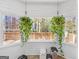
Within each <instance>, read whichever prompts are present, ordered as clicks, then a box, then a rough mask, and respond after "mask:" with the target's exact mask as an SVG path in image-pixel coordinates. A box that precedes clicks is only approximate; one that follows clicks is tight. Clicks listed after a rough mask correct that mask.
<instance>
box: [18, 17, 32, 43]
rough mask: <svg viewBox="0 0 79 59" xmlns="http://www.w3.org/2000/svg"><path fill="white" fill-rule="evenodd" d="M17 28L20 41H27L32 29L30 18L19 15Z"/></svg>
mask: <svg viewBox="0 0 79 59" xmlns="http://www.w3.org/2000/svg"><path fill="white" fill-rule="evenodd" d="M19 28H20V31H21V34H22V37H23V38H22V39H21V40H22V42H23V43H24V42H27V40H28V38H29V35H30V33H31V29H32V19H30V18H29V17H26V16H24V17H20V21H19Z"/></svg>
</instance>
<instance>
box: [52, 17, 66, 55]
mask: <svg viewBox="0 0 79 59" xmlns="http://www.w3.org/2000/svg"><path fill="white" fill-rule="evenodd" d="M64 23H65V18H64V17H63V16H54V17H53V18H52V19H51V31H52V32H53V33H55V34H56V35H57V36H58V43H59V50H60V52H61V54H62V55H64V54H63V50H62V39H63V36H64Z"/></svg>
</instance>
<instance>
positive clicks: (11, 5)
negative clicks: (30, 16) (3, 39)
mask: <svg viewBox="0 0 79 59" xmlns="http://www.w3.org/2000/svg"><path fill="white" fill-rule="evenodd" d="M0 13H4V14H10V15H19V16H20V15H24V4H22V3H20V2H18V1H16V0H0Z"/></svg>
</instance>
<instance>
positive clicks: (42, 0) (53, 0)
mask: <svg viewBox="0 0 79 59" xmlns="http://www.w3.org/2000/svg"><path fill="white" fill-rule="evenodd" d="M18 1H20V2H23V3H24V2H25V1H27V2H48V3H50V2H52V3H56V2H64V1H66V0H18Z"/></svg>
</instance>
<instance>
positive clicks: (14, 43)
mask: <svg viewBox="0 0 79 59" xmlns="http://www.w3.org/2000/svg"><path fill="white" fill-rule="evenodd" d="M19 44H20V40H17V41H15V42H12V43H6V42H5V41H4V42H3V44H1V45H0V48H7V47H11V46H16V45H19Z"/></svg>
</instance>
